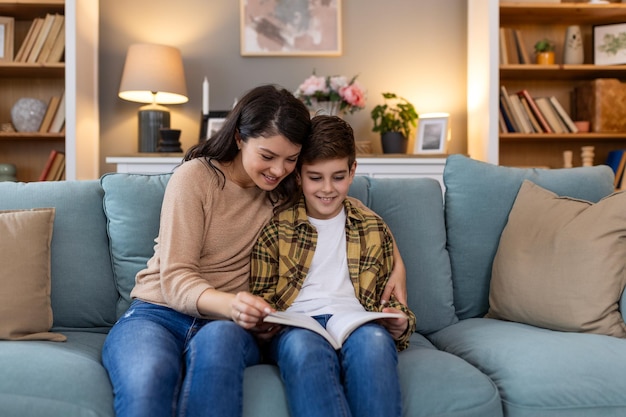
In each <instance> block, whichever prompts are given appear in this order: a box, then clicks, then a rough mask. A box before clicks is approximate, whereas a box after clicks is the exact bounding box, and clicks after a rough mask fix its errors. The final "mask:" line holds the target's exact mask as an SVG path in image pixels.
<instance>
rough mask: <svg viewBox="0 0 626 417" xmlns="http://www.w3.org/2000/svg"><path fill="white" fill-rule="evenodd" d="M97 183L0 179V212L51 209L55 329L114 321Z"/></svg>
mask: <svg viewBox="0 0 626 417" xmlns="http://www.w3.org/2000/svg"><path fill="white" fill-rule="evenodd" d="M102 196H103V192H102V188H101V187H100V184H99V183H98V181H59V182H31V183H14V182H0V210H9V209H29V208H38V207H55V208H56V212H55V219H54V226H53V231H52V242H51V247H50V251H51V266H50V267H51V301H52V312H53V318H54V324H53V326H54V327H53V328H54V330H55V331H63V330H64V329H69V328H71V329H84V330H93V331H103V332H104V331H106V330H108V328H110V326H112V325H113V323H115V320H116V315H115V305H116V301H117V296H118V293H117V291H116V289H115V285H114V282H113V273H112V270H111V263H110V262H109V259H108V258H107V253H108V251H109V246H108V239H107V230H106V219H105V216H104V211H103V209H102Z"/></svg>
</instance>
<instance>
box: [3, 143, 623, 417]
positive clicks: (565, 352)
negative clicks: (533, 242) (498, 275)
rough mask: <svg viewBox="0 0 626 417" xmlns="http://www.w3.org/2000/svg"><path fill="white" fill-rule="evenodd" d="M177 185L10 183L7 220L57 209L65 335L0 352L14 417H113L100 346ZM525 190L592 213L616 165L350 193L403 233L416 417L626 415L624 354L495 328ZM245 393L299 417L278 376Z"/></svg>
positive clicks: (405, 369)
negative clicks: (502, 242) (501, 271)
mask: <svg viewBox="0 0 626 417" xmlns="http://www.w3.org/2000/svg"><path fill="white" fill-rule="evenodd" d="M169 177H170V175H169V174H161V175H138V174H118V173H114V174H107V175H105V176H103V177H102V178H101V179H100V180H99V181H64V182H43V183H6V182H5V183H0V210H7V209H22V208H35V207H55V208H56V217H55V221H54V230H53V236H52V243H51V254H52V255H51V286H52V287H51V303H52V311H53V314H54V323H53V327H52V331H54V332H60V333H62V334H64V335H66V336H67V341H65V342H52V341H0V415H1V416H4V417H7V416H8V417H10V416H19V417H23V416H55V417H56V416H63V417H72V416H84V417H87V416H89V417H105V416H113V415H114V412H113V407H112V404H113V393H112V388H111V385H110V382H109V379H108V376H107V373H106V371H105V369H104V368H103V367H102V364H101V360H100V354H101V347H102V343H103V342H104V339H105V337H106V334H107V331H108V330H109V329H110V327H111V326H112V325H113V324H114V322H115V321H116V319H117V318H118V317H119V316H120V315H121V314H122V313H123V312H124V311H125V310H126V308H127V307H128V305H129V301H130V300H129V293H130V290H131V288H132V286H133V282H134V275H135V273H136V272H137V270H139V269H140V268H142V267H143V266H144V265H145V262H146V261H147V259H148V258H149V257H150V255H151V253H152V248H153V240H154V238H155V237H156V235H157V232H158V224H159V214H160V203H161V199H162V197H163V192H164V189H165V186H166V184H167V181H168V179H169ZM524 179H531V180H533V181H535V182H537V183H538V184H540V185H542V186H543V187H546V188H548V189H551V190H553V191H555V192H556V193H558V194H563V195H571V196H574V197H577V198H581V199H586V200H589V201H598V200H599V199H601V198H602V197H604V196H605V195H607V194H609V193H611V192H612V171H611V170H610V169H609V168H608V167H591V168H574V169H568V170H553V171H547V170H546V171H543V170H532V169H513V168H504V167H498V166H494V165H489V164H485V163H482V162H477V161H474V160H471V159H469V158H466V157H463V156H460V155H453V156H450V157H449V158H448V162H447V165H446V169H445V173H444V181H445V193H442V189H441V186H440V185H439V183H438V182H437V181H435V180H432V179H370V178H365V177H357V178H356V179H355V182H354V184H353V186H352V188H351V190H350V193H351V194H352V195H353V196H355V197H358V198H359V199H361V200H362V201H363V202H364V203H366V204H367V205H368V206H370V207H371V208H372V209H373V210H375V211H376V212H378V213H379V214H380V215H382V216H383V218H384V219H385V220H386V221H387V222H388V223H389V225H390V227H391V229H392V231H393V233H394V235H395V237H396V240H397V242H398V245H399V248H400V251H401V253H402V255H403V258H404V260H405V263H406V266H407V275H408V276H407V287H408V295H409V304H410V307H411V309H412V310H413V311H414V312H415V314H416V316H417V330H418V332H416V333H415V334H414V335H413V337H412V340H411V346H410V347H409V349H407V350H406V351H403V352H401V353H400V356H399V362H400V363H399V371H400V378H401V386H402V394H403V399H404V401H403V415H404V416H424V417H426V416H433V417H434V416H458V417H466V416H467V417H471V416H476V417H490V416H494V417H497V416H503V415H505V416H513V417H516V416H519V417H523V416H624V415H626V378H624V375H626V341H625V340H623V339H617V338H614V337H610V336H599V335H589V334H579V333H565V332H557V331H551V330H546V329H542V328H538V327H533V326H529V325H524V324H520V323H512V322H505V321H500V320H494V319H487V318H483V316H484V315H485V313H486V311H487V309H488V295H489V279H490V274H491V263H492V261H493V258H494V255H495V251H496V249H497V246H498V242H499V238H500V235H501V233H502V230H503V228H504V225H505V224H506V220H507V216H508V213H509V211H510V209H511V207H512V205H513V201H514V199H515V196H516V193H517V190H518V189H519V187H520V185H521V183H522V181H523V180H524ZM444 207H445V209H444ZM1 238H2V237H1V236H0V239H1ZM0 269H1V267H0ZM244 384H245V386H244V415H245V416H261V417H262V416H268V417H269V416H271V417H279V416H285V417H286V416H287V415H288V412H287V408H286V402H285V395H284V390H283V387H282V383H281V381H280V378H279V374H278V372H277V369H276V368H275V367H273V366H270V365H258V366H254V367H251V368H249V369H247V370H246V375H245V382H244Z"/></svg>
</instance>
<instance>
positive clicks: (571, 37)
mask: <svg viewBox="0 0 626 417" xmlns="http://www.w3.org/2000/svg"><path fill="white" fill-rule="evenodd" d="M584 61H585V53H584V50H583V36H582V33H581V31H580V26H578V25H572V26H568V27H567V30H566V31H565V42H564V50H563V63H564V64H566V65H581V64H582V63H583V62H584Z"/></svg>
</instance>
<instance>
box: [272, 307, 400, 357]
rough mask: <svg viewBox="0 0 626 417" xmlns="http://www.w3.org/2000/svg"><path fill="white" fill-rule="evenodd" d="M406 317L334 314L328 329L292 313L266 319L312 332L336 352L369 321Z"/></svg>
mask: <svg viewBox="0 0 626 417" xmlns="http://www.w3.org/2000/svg"><path fill="white" fill-rule="evenodd" d="M400 317H405V315H404V314H402V313H380V312H372V311H355V312H348V313H339V314H333V316H332V317H331V318H330V319H329V320H328V323H327V324H326V329H324V327H322V325H320V324H319V323H318V322H317V320H315V319H314V318H313V317H310V316H307V315H306V314H302V313H290V312H287V311H277V312H275V313H271V314H270V315H268V316H267V317H265V319H264V321H265V322H268V323H276V324H284V325H287V326H294V327H301V328H303V329H308V330H311V331H313V332H315V333H317V334H319V335H321V336H323V337H324V338H325V339H326V340H328V342H329V343H330V344H331V345H332V347H333V348H335V350H337V349H340V348H341V345H342V344H343V342H344V341H345V340H346V339H347V338H348V336H350V334H351V333H352V332H353V331H354V330H355V329H356V328H357V327H359V326H360V325H362V324H364V323H367V322H369V321H373V320H378V319H382V318H400Z"/></svg>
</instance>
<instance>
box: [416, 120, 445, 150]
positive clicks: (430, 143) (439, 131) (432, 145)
mask: <svg viewBox="0 0 626 417" xmlns="http://www.w3.org/2000/svg"><path fill="white" fill-rule="evenodd" d="M449 119H450V115H448V114H447V113H433V114H424V115H420V117H419V119H418V124H417V137H416V140H415V146H414V148H413V153H414V154H444V153H445V152H446V146H447V144H448V123H449Z"/></svg>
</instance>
